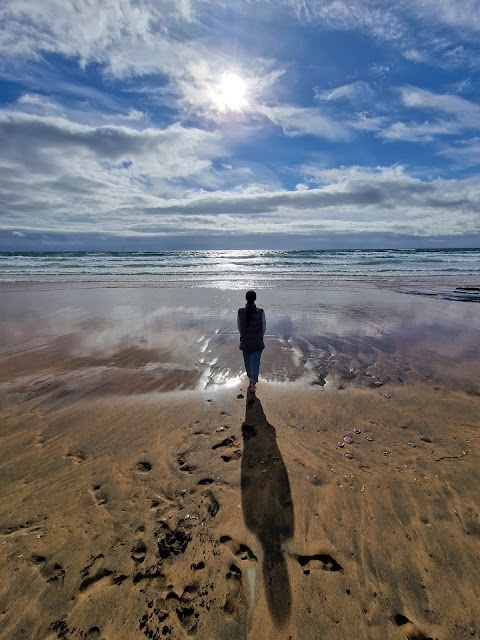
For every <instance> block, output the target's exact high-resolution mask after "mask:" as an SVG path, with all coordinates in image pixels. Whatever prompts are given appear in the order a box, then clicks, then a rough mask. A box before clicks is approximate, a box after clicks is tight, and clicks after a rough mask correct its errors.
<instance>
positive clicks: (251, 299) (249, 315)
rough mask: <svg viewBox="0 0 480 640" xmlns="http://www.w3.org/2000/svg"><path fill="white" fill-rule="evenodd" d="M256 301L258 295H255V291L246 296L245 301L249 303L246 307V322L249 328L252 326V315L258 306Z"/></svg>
mask: <svg viewBox="0 0 480 640" xmlns="http://www.w3.org/2000/svg"><path fill="white" fill-rule="evenodd" d="M256 299H257V294H256V293H255V291H247V293H246V294H245V300H246V301H247V305H246V307H247V313H246V317H245V321H246V324H247V327H249V326H250V320H251V318H252V313H253V312H254V311H255V309H256V306H255V300H256Z"/></svg>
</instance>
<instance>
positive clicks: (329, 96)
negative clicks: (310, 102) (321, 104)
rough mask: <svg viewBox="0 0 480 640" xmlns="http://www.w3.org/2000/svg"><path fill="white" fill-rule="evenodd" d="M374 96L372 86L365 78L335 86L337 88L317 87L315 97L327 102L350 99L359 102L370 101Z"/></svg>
mask: <svg viewBox="0 0 480 640" xmlns="http://www.w3.org/2000/svg"><path fill="white" fill-rule="evenodd" d="M372 97H373V90H372V88H371V87H370V85H369V84H368V83H367V82H364V81H363V80H358V81H357V82H351V83H349V84H344V85H341V86H339V87H335V89H324V90H320V89H315V98H317V99H318V100H323V101H326V102H331V101H336V100H349V101H351V102H353V103H358V102H359V101H365V100H367V101H369V100H371V98H372Z"/></svg>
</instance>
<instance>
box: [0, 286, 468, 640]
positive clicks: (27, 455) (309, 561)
mask: <svg viewBox="0 0 480 640" xmlns="http://www.w3.org/2000/svg"><path fill="white" fill-rule="evenodd" d="M41 289H45V287H42V288H41V287H31V286H30V287H19V288H16V289H15V288H12V287H10V288H8V290H6V289H4V290H2V292H1V296H2V304H1V309H0V345H1V355H0V358H1V367H0V418H1V423H2V428H1V429H2V431H1V436H2V437H1V441H0V442H1V444H0V447H1V473H0V477H1V480H0V496H1V502H0V543H1V550H2V554H1V557H0V564H1V573H2V576H3V577H4V579H3V580H2V584H1V585H0V629H2V631H0V637H1V638H8V639H14V640H17V639H20V638H29V639H30V638H32V639H33V638H39V639H40V638H42V639H43V638H48V639H54V638H66V639H70V638H72V639H76V638H102V639H103V640H122V639H125V640H126V639H132V638H138V639H141V638H145V637H146V638H171V639H174V638H186V637H196V638H198V639H213V640H217V639H218V640H223V639H225V640H226V639H230V638H239V639H240V638H249V639H254V638H255V639H256V638H259V637H262V638H268V639H269V638H271V639H272V640H273V639H276V638H281V639H283V638H285V640H287V639H289V638H291V639H292V640H297V639H299V640H300V639H302V640H303V639H307V640H309V639H312V640H314V639H315V640H317V639H318V638H333V639H336V638H338V639H339V640H340V639H342V640H343V639H349V638H352V639H353V638H366V639H374V640H376V639H378V640H380V639H382V640H384V639H385V638H389V639H390V638H392V639H394V640H395V639H397V638H398V639H404V638H408V639H409V640H421V639H422V638H423V639H425V638H434V639H438V640H450V639H452V640H457V639H463V638H472V637H473V638H475V637H479V634H480V620H479V614H478V611H479V610H480V606H479V604H480V602H479V600H480V588H479V586H478V585H479V584H480V552H479V539H480V519H479V513H480V505H479V494H478V486H479V480H480V465H479V447H478V437H479V436H478V431H479V426H480V419H479V416H480V374H479V372H480V367H479V365H480V355H479V349H478V344H479V343H480V336H479V332H480V315H479V314H480V308H478V305H475V304H472V303H465V302H458V301H445V300H431V299H429V298H428V297H424V298H420V297H419V296H413V295H407V294H404V293H398V292H395V291H391V290H380V289H376V288H375V287H368V288H367V287H365V288H351V289H349V290H338V289H336V288H334V287H332V288H328V287H323V288H322V289H320V288H318V289H314V290H310V291H308V292H307V291H303V290H298V289H289V290H284V291H274V292H267V291H265V292H259V300H261V301H262V302H263V303H264V306H265V308H266V310H267V322H268V339H267V349H266V351H265V354H264V358H263V361H262V371H263V374H264V375H263V378H262V380H261V382H260V383H259V386H258V394H257V396H258V397H257V398H255V397H254V396H248V397H238V396H239V395H240V396H246V393H245V389H246V385H245V379H244V378H242V377H241V373H242V369H241V364H242V363H241V354H240V352H239V350H238V346H237V345H238V338H237V335H236V333H235V317H234V312H235V311H236V308H237V307H238V306H239V305H240V304H241V298H240V296H239V294H238V292H223V293H222V292H219V291H211V290H195V291H193V290H186V289H183V290H177V289H148V290H147V289H123V290H122V289H101V288H92V289H88V290H85V289H80V288H78V289H61V290H57V289H55V288H52V287H51V288H47V290H41ZM354 429H355V430H356V432H355V431H354ZM357 432H358V433H357ZM344 437H346V439H347V440H349V439H350V438H351V440H352V441H351V442H350V443H348V442H346V441H345V440H343V438H344ZM339 443H342V444H343V446H340V445H339Z"/></svg>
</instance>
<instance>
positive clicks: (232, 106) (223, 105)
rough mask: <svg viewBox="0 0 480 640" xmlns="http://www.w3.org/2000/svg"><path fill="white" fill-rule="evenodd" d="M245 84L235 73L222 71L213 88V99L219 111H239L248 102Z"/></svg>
mask: <svg viewBox="0 0 480 640" xmlns="http://www.w3.org/2000/svg"><path fill="white" fill-rule="evenodd" d="M246 92H247V85H246V84H245V81H244V80H242V78H240V76H238V75H237V74H236V73H224V74H223V76H222V79H221V80H220V82H219V83H218V85H217V87H216V89H215V90H214V100H215V102H216V104H217V105H218V107H219V109H220V110H221V111H240V110H241V109H242V108H243V107H246V106H247V104H248V101H247V96H246Z"/></svg>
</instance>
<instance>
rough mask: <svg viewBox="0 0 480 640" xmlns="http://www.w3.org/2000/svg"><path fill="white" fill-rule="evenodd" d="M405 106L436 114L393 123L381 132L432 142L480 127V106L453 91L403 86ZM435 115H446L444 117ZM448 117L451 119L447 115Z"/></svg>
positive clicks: (393, 137)
mask: <svg viewBox="0 0 480 640" xmlns="http://www.w3.org/2000/svg"><path fill="white" fill-rule="evenodd" d="M398 91H399V94H400V98H401V100H402V103H403V105H404V106H405V107H407V108H409V109H416V110H422V111H425V112H431V113H433V120H432V119H427V120H424V121H423V122H410V121H409V122H405V121H401V122H394V123H392V124H390V125H389V126H387V127H386V128H384V129H383V130H382V131H381V132H380V134H379V135H380V136H381V137H382V138H384V139H386V140H404V141H410V142H431V141H433V140H436V139H437V138H439V137H441V136H452V135H458V134H460V133H462V132H464V131H467V130H469V129H478V128H480V106H479V105H477V104H475V103H474V102H470V101H469V100H466V99H465V98H462V97H460V96H458V95H454V94H440V93H434V92H433V91H428V90H427V89H420V88H418V87H411V86H404V87H400V88H399V89H398ZM436 114H441V115H443V117H442V118H438V117H436ZM446 116H448V119H447V118H446Z"/></svg>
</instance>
